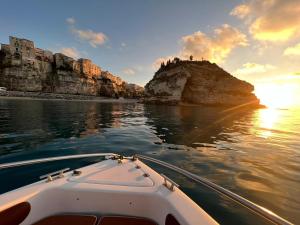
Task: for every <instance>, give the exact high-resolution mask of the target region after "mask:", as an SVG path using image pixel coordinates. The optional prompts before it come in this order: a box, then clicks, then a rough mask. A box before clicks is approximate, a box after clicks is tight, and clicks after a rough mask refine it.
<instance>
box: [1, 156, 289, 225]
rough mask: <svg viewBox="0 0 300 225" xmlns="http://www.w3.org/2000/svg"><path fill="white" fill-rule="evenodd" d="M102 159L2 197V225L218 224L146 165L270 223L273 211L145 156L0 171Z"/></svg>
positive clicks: (279, 221)
mask: <svg viewBox="0 0 300 225" xmlns="http://www.w3.org/2000/svg"><path fill="white" fill-rule="evenodd" d="M99 156H101V157H104V160H102V161H99V162H97V163H94V164H91V165H88V166H85V167H82V168H78V169H75V170H69V169H68V168H66V169H63V170H59V171H55V172H52V173H49V174H45V175H43V176H41V177H40V178H41V180H40V181H38V182H36V183H33V184H30V185H27V186H24V187H21V188H18V189H16V190H12V191H10V192H7V193H4V194H2V195H0V225H19V224H20V225H69V224H70V225H96V224H97V225H200V224H201V225H216V224H218V222H217V221H216V220H215V219H214V218H212V217H211V216H210V215H209V214H208V213H207V212H205V211H204V210H203V209H202V208H201V207H200V206H198V205H197V204H196V203H195V202H194V201H193V200H192V199H190V198H189V197H188V196H187V195H186V194H185V193H184V192H183V191H181V190H180V187H179V185H178V184H177V183H176V182H174V181H173V180H172V179H170V178H169V177H167V176H166V175H164V174H159V173H157V172H156V171H155V170H153V169H152V168H151V167H149V166H148V165H146V163H144V162H145V161H149V162H152V163H156V164H159V165H160V166H164V167H166V168H168V169H171V170H173V171H175V172H177V173H180V174H181V175H184V176H186V177H188V178H189V179H191V180H194V181H196V182H198V183H201V184H203V185H205V186H207V187H208V188H211V189H212V190H214V191H216V192H218V193H220V194H222V195H225V196H226V197H228V198H230V199H232V200H234V201H236V202H238V203H240V204H241V205H243V206H245V207H247V208H248V209H250V210H252V211H253V212H255V213H257V214H258V215H260V216H262V217H264V218H265V219H267V220H269V221H270V222H272V223H274V224H291V223H290V222H289V221H287V220H285V219H283V218H281V217H279V216H278V215H276V214H274V213H273V212H271V211H269V210H267V209H265V208H263V207H261V206H259V205H256V204H255V203H252V202H251V201H249V200H247V199H244V198H243V197H241V196H239V195H237V194H235V193H233V192H231V191H229V190H227V189H224V188H222V187H220V186H218V185H216V184H214V183H212V182H210V181H208V180H206V179H204V178H201V177H199V176H197V175H195V174H192V173H190V172H188V171H186V170H183V169H181V168H179V167H176V166H174V165H171V164H169V163H166V162H163V161H160V160H158V159H155V158H151V157H149V156H144V155H134V156H129V157H125V156H121V155H118V154H113V153H94V154H81V155H71V156H59V157H51V158H43V159H34V160H27V161H20V162H12V163H5V164H0V169H7V168H12V167H20V166H22V167H24V166H26V165H31V164H37V163H44V162H52V161H59V160H67V159H75V158H88V157H99Z"/></svg>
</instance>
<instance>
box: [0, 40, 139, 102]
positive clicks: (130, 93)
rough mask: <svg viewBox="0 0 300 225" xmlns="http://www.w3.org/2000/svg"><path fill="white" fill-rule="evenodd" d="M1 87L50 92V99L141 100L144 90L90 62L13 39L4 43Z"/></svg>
mask: <svg viewBox="0 0 300 225" xmlns="http://www.w3.org/2000/svg"><path fill="white" fill-rule="evenodd" d="M0 87H5V88H7V90H8V91H9V92H12V93H19V92H22V93H23V94H24V93H30V94H29V96H36V94H35V93H40V94H41V95H42V96H44V95H45V94H44V93H47V95H45V96H50V97H51V94H50V95H49V93H54V94H60V96H64V95H67V96H69V97H70V96H77V95H79V96H104V97H113V98H118V97H125V98H138V97H140V96H142V95H143V91H144V89H143V87H140V86H138V85H135V84H128V83H126V82H125V81H123V80H122V79H121V78H119V77H117V76H114V75H113V74H111V73H110V72H108V71H103V70H102V69H101V68H100V67H99V66H97V65H95V64H94V63H93V62H92V61H91V60H89V59H78V60H75V59H73V58H70V57H68V56H66V55H64V54H61V53H55V54H53V53H52V52H50V51H47V50H43V49H40V48H35V46H34V43H33V41H30V40H26V39H20V38H16V37H9V44H1V50H0ZM62 98H63V97H62ZM71 98H72V97H71Z"/></svg>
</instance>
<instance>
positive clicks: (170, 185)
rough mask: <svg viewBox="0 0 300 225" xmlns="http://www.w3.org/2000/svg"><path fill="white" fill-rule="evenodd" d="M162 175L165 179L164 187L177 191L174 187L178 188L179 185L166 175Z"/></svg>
mask: <svg viewBox="0 0 300 225" xmlns="http://www.w3.org/2000/svg"><path fill="white" fill-rule="evenodd" d="M160 175H161V176H162V177H163V178H164V186H165V187H166V188H168V189H169V190H170V191H175V188H174V187H177V188H178V187H179V185H178V184H177V183H176V182H175V181H173V180H172V179H170V178H169V177H167V176H166V175H164V174H160Z"/></svg>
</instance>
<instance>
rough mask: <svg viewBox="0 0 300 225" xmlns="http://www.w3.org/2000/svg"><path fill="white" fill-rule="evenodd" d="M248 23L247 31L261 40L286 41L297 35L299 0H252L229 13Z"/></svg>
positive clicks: (299, 26)
mask: <svg viewBox="0 0 300 225" xmlns="http://www.w3.org/2000/svg"><path fill="white" fill-rule="evenodd" d="M230 14H231V15H234V16H237V17H238V18H240V19H243V20H245V22H247V23H249V32H250V33H251V34H252V36H253V37H254V38H255V39H257V40H261V41H287V40H289V39H291V38H292V37H295V36H296V35H299V29H300V4H299V0H252V1H248V3H245V4H241V5H238V6H236V7H235V8H234V9H233V10H232V11H231V13H230Z"/></svg>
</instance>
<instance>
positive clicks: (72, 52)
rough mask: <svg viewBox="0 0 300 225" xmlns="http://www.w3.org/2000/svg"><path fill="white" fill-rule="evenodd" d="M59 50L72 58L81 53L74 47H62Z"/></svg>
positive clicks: (76, 57)
mask: <svg viewBox="0 0 300 225" xmlns="http://www.w3.org/2000/svg"><path fill="white" fill-rule="evenodd" d="M60 52H61V53H62V54H64V55H66V56H69V57H71V58H74V59H78V58H80V55H81V54H80V52H79V51H78V50H77V49H76V48H74V47H72V48H62V49H61V50H60Z"/></svg>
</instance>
